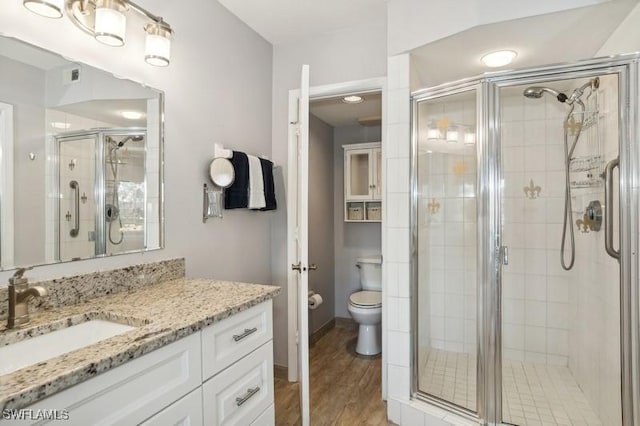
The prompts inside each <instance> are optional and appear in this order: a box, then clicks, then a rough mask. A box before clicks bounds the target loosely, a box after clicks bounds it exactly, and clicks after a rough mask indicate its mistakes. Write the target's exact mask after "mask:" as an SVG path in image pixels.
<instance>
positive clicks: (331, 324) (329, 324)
mask: <svg viewBox="0 0 640 426" xmlns="http://www.w3.org/2000/svg"><path fill="white" fill-rule="evenodd" d="M335 326H336V319H335V318H333V319H332V320H330V321H328V322H327V323H326V324H325V325H323V326H322V327H320V328H319V329H318V330H316V332H315V333H313V334H312V335H311V336H309V344H310V345H313V344H314V343H316V342H317V341H318V340H320V339H321V338H322V337H323V336H324V335H325V334H327V333H328V332H329V331H331V330H332V329H333V328H334V327H335Z"/></svg>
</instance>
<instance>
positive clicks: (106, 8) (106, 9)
mask: <svg viewBox="0 0 640 426" xmlns="http://www.w3.org/2000/svg"><path fill="white" fill-rule="evenodd" d="M123 9H124V7H123V6H122V4H121V3H120V2H118V1H102V2H98V4H97V5H96V23H95V27H94V36H95V38H96V40H98V41H99V42H100V43H104V44H106V45H108V46H124V41H125V33H126V30H127V17H126V16H125V15H124V13H123Z"/></svg>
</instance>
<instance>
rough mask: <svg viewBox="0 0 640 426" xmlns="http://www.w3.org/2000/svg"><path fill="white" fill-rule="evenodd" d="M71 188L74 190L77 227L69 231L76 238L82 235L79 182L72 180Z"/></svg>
mask: <svg viewBox="0 0 640 426" xmlns="http://www.w3.org/2000/svg"><path fill="white" fill-rule="evenodd" d="M69 186H70V187H71V188H72V189H73V190H74V197H73V204H74V206H75V207H74V210H75V220H74V222H75V227H74V228H73V229H72V230H71V231H69V235H71V236H72V237H73V238H75V237H77V236H78V233H80V185H79V184H78V181H75V180H72V181H71V182H69Z"/></svg>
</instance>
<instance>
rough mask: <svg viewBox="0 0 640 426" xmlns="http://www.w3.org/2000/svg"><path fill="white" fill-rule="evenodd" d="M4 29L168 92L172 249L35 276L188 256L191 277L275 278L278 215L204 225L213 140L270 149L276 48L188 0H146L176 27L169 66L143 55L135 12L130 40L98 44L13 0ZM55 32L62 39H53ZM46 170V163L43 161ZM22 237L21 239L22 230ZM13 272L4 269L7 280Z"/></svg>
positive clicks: (233, 216) (220, 12) (1, 277)
mask: <svg viewBox="0 0 640 426" xmlns="http://www.w3.org/2000/svg"><path fill="white" fill-rule="evenodd" d="M5 3H6V4H3V10H2V14H0V28H2V31H3V33H4V34H5V35H10V36H14V37H17V38H19V39H22V40H25V41H27V42H30V43H33V44H36V45H38V46H42V47H44V48H46V49H49V50H52V51H55V52H58V53H60V54H62V55H64V56H66V57H71V58H75V59H77V60H81V61H83V62H86V63H88V64H90V65H92V66H96V67H98V68H102V69H105V70H107V71H109V72H113V73H115V74H117V75H119V76H127V77H130V78H133V79H135V80H138V81H140V82H143V83H145V84H147V85H149V86H151V87H155V88H158V89H161V90H164V91H165V94H166V104H165V108H166V114H165V115H166V117H165V118H166V122H165V123H166V124H165V129H166V133H165V185H164V191H165V197H166V202H165V217H166V227H165V228H166V234H165V236H166V248H165V249H164V250H159V251H153V252H148V253H144V254H134V255H123V256H115V257H109V258H105V259H96V260H90V261H82V262H73V263H66V264H59V265H52V266H47V267H41V268H36V269H35V270H33V271H30V272H29V274H28V275H29V276H30V277H38V278H44V277H56V276H61V275H70V274H75V273H82V272H88V271H93V270H104V269H109V268H112V267H117V266H124V265H130V264H136V263H140V262H146V261H152V260H158V259H166V258H169V257H175V256H185V257H186V260H187V262H186V263H187V274H188V275H189V276H203V277H216V278H222V279H232V280H238V281H249V282H260V283H270V282H271V265H270V254H269V249H270V247H269V240H270V217H271V216H272V214H271V213H256V212H249V211H242V210H240V211H226V212H225V216H224V218H223V219H221V220H219V219H212V220H209V221H208V222H207V223H206V224H203V223H202V219H201V216H202V184H203V183H204V182H207V181H208V178H207V175H206V170H207V165H208V162H209V161H210V160H211V158H212V156H213V143H214V142H222V143H224V144H225V145H226V146H228V147H230V148H233V149H239V150H244V151H247V152H249V153H254V154H265V155H269V154H270V152H271V113H270V109H271V84H272V79H271V75H272V48H271V46H270V44H269V43H268V42H266V41H265V40H264V39H262V38H261V37H260V36H258V35H257V34H256V33H255V32H253V31H252V30H250V29H249V28H248V27H247V26H246V25H245V24H243V23H242V22H241V21H239V20H238V19H237V18H236V17H234V16H233V15H231V14H230V13H229V12H228V11H227V10H226V9H224V8H223V7H222V6H220V5H219V4H218V3H217V2H215V1H209V0H194V1H192V2H190V4H189V7H185V6H184V5H183V4H182V3H179V2H173V1H168V0H162V1H151V0H143V1H140V3H141V5H142V6H144V7H148V8H149V9H150V10H151V11H153V12H154V13H156V14H159V15H162V16H164V17H165V19H166V20H167V22H169V23H170V24H171V25H172V26H173V28H174V29H175V31H176V35H175V40H174V43H173V45H172V54H173V57H172V63H171V66H169V67H168V68H157V67H152V66H149V65H147V64H146V63H145V62H144V60H143V55H144V53H143V52H144V37H143V31H142V30H141V26H142V22H140V20H139V19H130V20H129V26H128V38H127V45H126V46H125V47H123V48H111V47H107V46H103V45H101V44H100V43H97V42H96V41H95V40H94V39H92V38H91V37H88V36H86V35H85V34H83V33H82V32H81V31H79V30H78V29H77V28H75V26H73V24H72V23H71V22H70V21H69V20H67V19H60V20H48V19H45V18H42V17H39V16H37V15H34V14H32V13H30V12H29V11H27V10H26V9H25V8H24V7H22V4H21V2H5ZM52 35H55V37H52ZM43 170H44V168H43ZM18 237H19V236H18ZM10 275H11V272H3V273H0V282H2V283H4V282H6V280H7V278H8V277H9V276H10Z"/></svg>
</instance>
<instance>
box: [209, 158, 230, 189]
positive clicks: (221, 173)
mask: <svg viewBox="0 0 640 426" xmlns="http://www.w3.org/2000/svg"><path fill="white" fill-rule="evenodd" d="M209 176H210V177H211V181H212V182H213V183H215V184H216V185H217V186H219V187H220V188H228V187H230V186H231V184H232V183H233V181H234V180H235V171H234V170H233V164H231V161H229V160H227V159H226V158H215V159H214V160H213V161H211V165H210V166H209Z"/></svg>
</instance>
